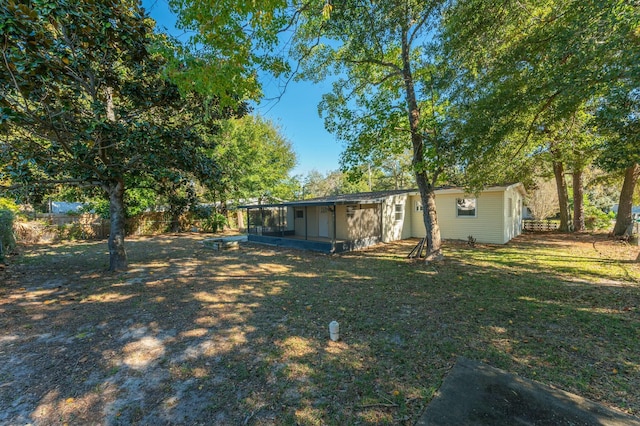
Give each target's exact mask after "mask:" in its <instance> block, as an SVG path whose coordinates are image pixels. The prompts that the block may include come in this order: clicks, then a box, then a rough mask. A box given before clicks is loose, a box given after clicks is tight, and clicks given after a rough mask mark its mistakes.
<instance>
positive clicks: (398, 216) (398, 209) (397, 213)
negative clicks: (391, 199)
mask: <svg viewBox="0 0 640 426" xmlns="http://www.w3.org/2000/svg"><path fill="white" fill-rule="evenodd" d="M394 212H395V217H396V222H400V221H401V220H402V216H403V215H402V213H404V205H403V204H396V205H395V210H394Z"/></svg>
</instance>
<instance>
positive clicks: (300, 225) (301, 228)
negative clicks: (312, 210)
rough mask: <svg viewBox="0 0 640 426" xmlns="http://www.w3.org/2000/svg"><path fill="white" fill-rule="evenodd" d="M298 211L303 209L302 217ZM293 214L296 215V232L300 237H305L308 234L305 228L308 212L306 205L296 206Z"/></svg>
mask: <svg viewBox="0 0 640 426" xmlns="http://www.w3.org/2000/svg"><path fill="white" fill-rule="evenodd" d="M297 211H302V217H297V213H296V212H297ZM293 215H294V218H295V219H294V223H295V225H294V229H295V231H296V232H295V234H296V236H298V237H304V236H305V234H306V230H305V220H306V219H307V212H306V209H305V208H304V207H296V208H294V209H293Z"/></svg>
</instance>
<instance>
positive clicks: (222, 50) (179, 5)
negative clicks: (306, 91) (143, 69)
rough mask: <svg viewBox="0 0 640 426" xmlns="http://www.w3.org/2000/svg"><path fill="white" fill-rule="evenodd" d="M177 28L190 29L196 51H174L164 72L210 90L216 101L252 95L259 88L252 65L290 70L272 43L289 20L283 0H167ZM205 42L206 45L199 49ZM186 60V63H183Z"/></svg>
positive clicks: (233, 100) (273, 70)
mask: <svg viewBox="0 0 640 426" xmlns="http://www.w3.org/2000/svg"><path fill="white" fill-rule="evenodd" d="M169 5H170V7H171V9H172V10H173V11H174V12H176V13H177V14H178V23H177V26H178V28H181V29H184V30H187V31H189V33H190V34H192V38H191V40H190V43H191V45H192V46H197V47H198V48H199V50H200V54H199V55H197V56H192V55H187V56H186V57H182V56H180V55H176V57H175V60H174V61H172V63H171V64H170V67H169V73H170V75H171V76H172V78H173V79H174V81H177V82H178V83H179V84H180V86H181V87H182V88H183V89H186V90H189V91H190V90H193V89H195V90H197V91H199V92H200V93H214V94H216V96H217V98H218V99H219V101H220V103H221V105H223V106H228V105H231V106H232V107H233V106H234V105H235V103H236V101H237V99H242V100H244V99H254V100H257V99H258V98H259V97H260V96H261V94H262V91H261V88H260V83H259V81H258V78H257V72H256V71H257V69H262V70H266V71H268V72H270V73H272V74H273V75H276V76H278V75H281V74H283V73H286V72H288V71H290V67H289V65H288V63H287V62H286V61H285V60H284V59H283V58H282V57H279V56H278V55H277V54H274V53H271V52H277V51H278V50H277V49H274V48H273V47H274V46H275V45H276V44H277V42H278V36H279V34H280V32H281V30H282V29H283V28H285V27H286V26H287V25H288V24H289V23H290V16H288V13H289V12H295V10H291V11H289V10H287V2H285V1H284V0H261V1H259V2H256V1H252V0H240V1H231V0H224V1H219V0H201V1H191V0H170V1H169ZM201 46H206V47H207V48H206V49H201ZM185 65H186V69H185Z"/></svg>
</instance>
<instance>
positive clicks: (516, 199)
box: [503, 186, 523, 243]
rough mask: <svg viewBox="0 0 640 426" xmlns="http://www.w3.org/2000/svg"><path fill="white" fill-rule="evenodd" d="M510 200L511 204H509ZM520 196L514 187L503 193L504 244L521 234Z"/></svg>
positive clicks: (521, 213)
mask: <svg viewBox="0 0 640 426" xmlns="http://www.w3.org/2000/svg"><path fill="white" fill-rule="evenodd" d="M509 200H511V203H509ZM522 200H523V197H522V194H521V193H520V191H518V189H517V188H516V187H514V186H510V187H509V188H508V189H507V190H506V191H505V192H504V218H505V220H504V235H503V237H504V242H505V243H506V242H507V241H509V240H511V239H512V238H515V237H517V236H518V235H520V234H521V233H522V215H523V211H522Z"/></svg>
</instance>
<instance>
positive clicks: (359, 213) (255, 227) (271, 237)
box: [239, 183, 525, 253]
mask: <svg viewBox="0 0 640 426" xmlns="http://www.w3.org/2000/svg"><path fill="white" fill-rule="evenodd" d="M524 195H525V190H524V187H523V185H522V184H520V183H516V184H512V185H505V186H494V187H490V188H486V189H484V190H483V191H482V192H480V193H479V194H478V195H477V196H476V195H472V194H468V193H466V192H465V191H464V189H462V188H454V187H441V188H438V189H437V190H436V206H437V213H438V224H439V225H440V232H441V236H442V238H443V239H453V240H467V239H468V238H469V237H470V236H471V237H473V238H474V239H475V241H477V242H479V243H493V244H505V243H507V242H508V241H509V240H511V239H512V238H513V237H515V236H517V235H519V234H520V233H521V231H522V202H523V199H524ZM239 208H242V209H246V210H247V228H246V229H247V232H248V240H249V241H254V242H260V243H265V244H273V245H279V246H284V247H292V248H301V249H309V250H316V251H321V252H326V253H340V252H344V251H351V250H357V249H361V248H364V247H367V246H370V245H373V244H376V243H380V242H391V241H397V240H402V239H407V238H414V237H417V238H422V237H424V236H425V235H426V230H425V225H424V219H423V209H422V202H421V199H420V193H419V192H418V191H417V190H394V191H381V192H365V193H357V194H344V195H335V196H330V197H322V198H314V199H309V200H300V201H291V202H283V203H277V204H262V205H260V204H256V205H244V206H239Z"/></svg>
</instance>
